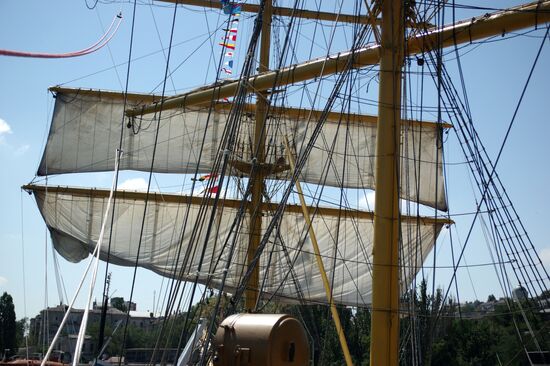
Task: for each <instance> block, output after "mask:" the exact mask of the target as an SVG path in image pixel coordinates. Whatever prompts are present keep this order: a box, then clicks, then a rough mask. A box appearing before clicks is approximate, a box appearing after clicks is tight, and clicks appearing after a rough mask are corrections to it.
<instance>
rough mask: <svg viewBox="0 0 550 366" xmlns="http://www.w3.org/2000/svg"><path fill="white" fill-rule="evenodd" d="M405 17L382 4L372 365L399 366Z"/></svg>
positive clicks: (399, 8)
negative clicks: (401, 138) (402, 78)
mask: <svg viewBox="0 0 550 366" xmlns="http://www.w3.org/2000/svg"><path fill="white" fill-rule="evenodd" d="M404 29H405V28H404V14H403V4H402V1H401V0H391V1H388V0H387V1H383V2H382V31H381V49H380V51H381V53H380V87H379V93H378V127H377V133H376V158H375V159H376V162H375V167H376V170H375V182H376V183H375V184H376V191H375V202H374V214H375V215H374V239H373V248H372V253H373V265H372V311H371V336H370V349H371V352H370V364H371V365H385V366H386V365H387V366H398V365H399V226H400V222H399V220H400V217H399V184H398V177H399V156H400V144H399V141H400V135H401V68H402V66H403V50H404V48H403V46H404V38H405V37H404V34H405V33H404Z"/></svg>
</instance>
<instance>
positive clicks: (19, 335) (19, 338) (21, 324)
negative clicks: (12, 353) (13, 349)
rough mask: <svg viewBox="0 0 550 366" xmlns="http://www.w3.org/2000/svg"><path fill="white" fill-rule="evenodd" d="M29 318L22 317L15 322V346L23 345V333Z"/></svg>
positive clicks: (25, 330)
mask: <svg viewBox="0 0 550 366" xmlns="http://www.w3.org/2000/svg"><path fill="white" fill-rule="evenodd" d="M28 323H29V319H28V318H23V319H20V320H18V321H17V322H16V324H15V334H16V335H15V339H16V344H17V347H25V346H26V344H25V334H26V333H27V328H28Z"/></svg>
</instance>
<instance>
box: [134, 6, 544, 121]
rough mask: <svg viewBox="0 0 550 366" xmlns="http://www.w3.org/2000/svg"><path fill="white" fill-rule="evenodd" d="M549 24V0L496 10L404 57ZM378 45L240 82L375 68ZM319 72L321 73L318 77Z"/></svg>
mask: <svg viewBox="0 0 550 366" xmlns="http://www.w3.org/2000/svg"><path fill="white" fill-rule="evenodd" d="M549 21H550V0H543V1H536V2H532V3H529V4H526V5H521V6H517V7H514V8H511V9H509V10H503V11H498V12H495V13H493V14H490V15H487V16H481V17H477V18H473V19H471V20H466V21H463V22H460V23H457V24H454V25H449V26H446V27H444V28H443V29H427V30H426V31H423V32H419V34H418V35H416V36H414V37H412V38H409V39H408V40H407V41H406V47H405V48H406V50H407V54H409V55H410V54H417V53H422V52H428V51H430V50H432V49H433V48H434V47H436V41H437V40H441V43H440V44H438V45H437V46H438V47H449V46H453V45H455V44H462V43H468V42H472V41H476V40H479V39H482V38H486V37H490V36H494V35H501V34H505V33H508V32H513V31H516V30H520V29H524V28H528V27H533V26H535V25H542V24H545V23H547V22H549ZM379 53H380V46H378V45H371V46H366V47H363V48H361V49H359V50H356V51H355V52H353V53H352V52H350V51H348V52H342V53H338V54H336V55H331V56H329V57H328V58H325V57H323V58H319V59H315V60H310V61H307V62H304V63H301V64H297V65H292V66H289V67H286V68H283V69H281V70H277V71H268V72H264V73H261V74H258V75H256V76H253V77H250V78H249V79H248V80H243V81H242V82H246V83H247V84H248V85H249V89H248V90H249V91H250V92H255V91H256V90H268V89H270V88H272V87H273V86H274V84H275V81H277V86H278V87H281V86H284V85H289V84H294V83H298V82H301V81H305V80H310V79H313V78H317V77H321V76H328V75H331V74H335V73H337V72H339V71H340V70H343V69H344V68H345V65H346V64H347V62H348V59H349V58H350V57H353V60H354V67H355V68H361V67H364V66H368V65H375V64H378V62H379ZM321 71H323V74H322V75H321V74H320V73H321ZM240 82H241V80H235V81H230V82H224V83H223V84H219V85H210V86H207V87H202V88H199V89H196V90H193V91H190V92H188V93H185V94H181V95H178V96H174V97H171V98H167V99H166V100H165V101H164V103H163V107H162V108H163V109H171V108H181V107H189V106H193V105H197V104H202V103H207V102H210V101H211V100H212V99H221V98H224V97H231V96H233V95H234V94H235V91H236V90H237V87H238V85H239V83H240ZM160 109H161V106H160V103H158V102H157V103H152V104H149V105H147V106H143V107H139V108H135V109H130V110H128V111H127V112H126V114H127V115H128V116H138V115H143V114H148V113H154V112H158V111H159V110H160Z"/></svg>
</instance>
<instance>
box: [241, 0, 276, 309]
mask: <svg viewBox="0 0 550 366" xmlns="http://www.w3.org/2000/svg"><path fill="white" fill-rule="evenodd" d="M272 12H273V8H272V4H271V0H267V1H266V2H265V5H264V12H263V15H262V33H261V44H260V65H259V68H258V72H260V73H261V72H265V71H268V70H269V48H270V47H271V45H270V43H271V42H270V41H271V15H272ZM267 108H268V105H267V93H266V90H260V91H258V92H257V93H256V124H255V126H254V145H253V146H252V149H253V150H254V149H257V150H256V151H257V154H256V156H255V158H256V168H254V169H253V170H252V175H251V176H250V181H251V182H252V190H251V193H252V194H251V199H250V205H249V213H250V233H249V244H248V251H247V254H246V256H247V260H248V264H249V265H250V263H251V262H252V261H253V260H254V257H255V256H256V252H257V251H258V246H259V245H260V241H261V239H262V212H261V203H262V194H263V191H264V189H265V177H264V172H263V163H264V162H265V121H266V113H267ZM253 154H254V153H253ZM253 156H254V155H253ZM259 287H260V262H258V263H257V264H256V266H255V267H254V270H253V271H252V275H251V276H250V278H249V280H248V283H247V285H246V288H247V289H246V291H245V294H244V297H245V309H246V310H247V311H251V310H252V309H254V307H255V306H256V302H257V300H258V288H259Z"/></svg>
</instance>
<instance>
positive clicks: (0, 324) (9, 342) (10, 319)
mask: <svg viewBox="0 0 550 366" xmlns="http://www.w3.org/2000/svg"><path fill="white" fill-rule="evenodd" d="M16 332H17V331H16V324H15V306H14V305H13V298H12V297H11V295H10V294H8V293H7V292H4V294H3V295H2V297H0V353H2V354H4V352H5V355H6V356H7V357H9V356H11V355H13V354H15V353H16V352H17V343H16Z"/></svg>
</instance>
